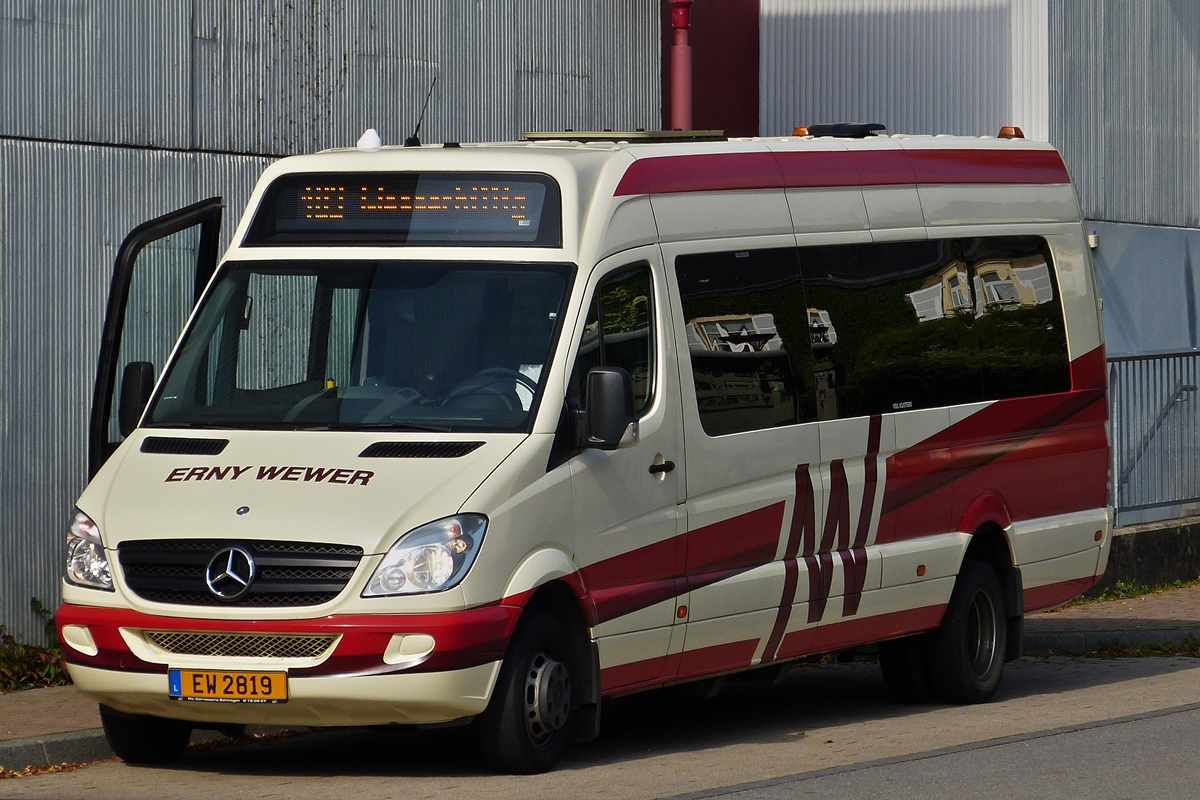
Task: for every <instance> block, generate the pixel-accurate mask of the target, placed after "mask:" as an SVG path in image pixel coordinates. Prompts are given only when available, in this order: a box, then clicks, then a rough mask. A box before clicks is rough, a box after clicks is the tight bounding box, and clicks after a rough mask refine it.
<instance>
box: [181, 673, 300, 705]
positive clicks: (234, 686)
mask: <svg viewBox="0 0 1200 800" xmlns="http://www.w3.org/2000/svg"><path fill="white" fill-rule="evenodd" d="M167 678H168V685H169V689H168V693H169V694H170V696H171V698H172V699H174V700H200V701H206V702H210V703H283V702H286V701H287V696H288V690H287V673H286V672H226V671H223V670H211V669H172V670H169V671H168V672H167Z"/></svg>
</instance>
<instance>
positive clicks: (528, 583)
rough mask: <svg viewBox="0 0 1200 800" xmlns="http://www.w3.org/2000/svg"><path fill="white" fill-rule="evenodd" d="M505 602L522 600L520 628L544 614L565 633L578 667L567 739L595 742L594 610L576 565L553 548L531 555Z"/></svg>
mask: <svg viewBox="0 0 1200 800" xmlns="http://www.w3.org/2000/svg"><path fill="white" fill-rule="evenodd" d="M505 597H506V598H520V600H521V601H523V602H520V605H521V606H522V609H521V615H520V617H518V619H517V627H518V628H519V627H520V626H521V625H522V623H523V622H524V621H525V620H528V619H530V618H532V616H533V615H535V614H542V613H544V614H549V615H551V616H553V617H554V618H555V619H557V620H558V622H559V623H560V624H561V625H562V626H563V628H564V629H565V630H566V631H567V632H568V635H569V636H570V637H571V645H572V657H573V659H574V661H575V665H576V670H574V672H575V673H576V675H575V677H573V678H572V680H573V681H576V682H577V688H578V691H573V692H572V694H573V695H574V697H575V698H577V699H576V700H575V705H576V709H575V711H574V712H573V713H572V716H573V718H574V720H573V722H572V724H571V727H572V734H571V736H572V738H573V739H575V740H576V741H588V740H591V739H594V738H596V736H598V735H599V732H600V651H599V649H598V647H597V645H596V642H595V641H594V640H593V639H592V637H591V633H590V628H591V620H593V619H594V614H595V609H594V608H593V607H591V605H590V603H589V601H588V597H587V595H586V593H585V592H584V590H583V585H582V583H581V582H580V579H579V571H578V569H577V568H576V566H575V563H574V562H573V561H572V560H571V558H570V557H569V556H568V555H567V554H566V553H565V552H563V551H561V550H557V549H545V550H539V551H537V552H535V553H532V554H530V556H529V557H527V558H526V559H525V560H524V561H523V562H521V564H520V565H519V566H518V567H517V569H516V570H515V571H514V573H513V577H512V578H511V579H510V580H509V585H508V587H507V589H506V590H505ZM510 641H511V640H510Z"/></svg>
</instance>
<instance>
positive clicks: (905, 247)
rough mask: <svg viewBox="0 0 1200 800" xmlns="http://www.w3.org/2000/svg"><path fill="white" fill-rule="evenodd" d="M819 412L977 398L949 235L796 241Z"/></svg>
mask: <svg viewBox="0 0 1200 800" xmlns="http://www.w3.org/2000/svg"><path fill="white" fill-rule="evenodd" d="M798 253H799V258H800V270H801V274H802V275H803V277H804V288H805V291H806V292H807V294H808V303H809V306H810V307H811V309H812V313H811V316H812V318H813V330H814V333H819V334H820V335H819V336H815V337H814V339H813V357H814V359H815V369H816V380H817V383H818V387H819V388H818V410H819V414H818V416H819V418H820V419H838V418H842V417H857V416H863V415H866V414H883V413H888V412H892V411H907V410H909V409H915V408H932V407H936V406H948V405H954V404H957V403H971V402H975V401H979V400H982V399H983V385H982V378H981V375H980V368H979V363H978V359H977V358H976V349H977V348H976V343H975V330H974V318H973V311H972V309H973V305H972V300H971V293H970V278H969V275H968V270H967V265H966V263H965V262H964V260H963V258H962V254H961V253H960V252H959V247H958V243H957V242H956V241H955V240H948V239H943V240H933V241H920V242H894V243H893V242H889V243H880V244H864V245H838V246H829V247H802V248H800V249H799V251H798Z"/></svg>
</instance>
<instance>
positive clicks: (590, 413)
mask: <svg viewBox="0 0 1200 800" xmlns="http://www.w3.org/2000/svg"><path fill="white" fill-rule="evenodd" d="M584 398H585V402H586V404H587V405H586V407H585V411H584V412H583V417H584V431H583V437H582V438H583V441H582V442H581V443H580V444H581V445H582V446H583V447H591V448H595V449H597V450H616V449H618V448H621V447H632V446H633V445H635V444H637V441H638V418H637V413H636V412H635V411H634V410H633V379H632V378H630V377H629V373H628V372H627V371H626V370H624V369H622V368H621V367H593V368H592V369H591V370H589V371H588V374H587V386H586V394H585V395H584Z"/></svg>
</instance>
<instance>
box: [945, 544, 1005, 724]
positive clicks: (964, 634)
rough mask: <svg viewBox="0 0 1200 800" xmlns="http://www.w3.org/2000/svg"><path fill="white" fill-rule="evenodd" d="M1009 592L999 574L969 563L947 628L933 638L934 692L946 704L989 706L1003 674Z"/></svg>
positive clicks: (960, 578) (950, 607) (956, 591)
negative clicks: (1005, 602) (982, 704)
mask: <svg viewBox="0 0 1200 800" xmlns="http://www.w3.org/2000/svg"><path fill="white" fill-rule="evenodd" d="M1007 622H1008V615H1007V613H1006V611H1005V605H1004V592H1003V591H1002V590H1001V588H1000V579H999V578H997V577H996V573H995V571H994V570H993V569H992V568H991V567H990V566H988V565H987V564H985V563H983V562H981V561H964V562H963V566H962V570H961V571H960V572H959V574H958V580H957V581H955V583H954V591H953V592H952V593H951V595H950V604H949V605H948V606H947V607H946V615H945V617H944V618H943V619H942V625H941V627H940V628H938V629H937V630H936V631H932V632H930V633H929V634H926V635H927V636H928V640H927V644H926V645H925V648H924V649H925V669H926V675H927V676H928V678H929V687H930V689H931V690H932V692H933V695H934V697H935V698H937V699H938V700H940V701H942V702H945V703H986V702H987V701H988V700H991V699H992V695H993V694H995V693H996V688H997V687H998V686H999V685H1000V678H1001V676H1002V675H1003V674H1004V652H1005V646H1006V644H1007V640H1008V625H1007Z"/></svg>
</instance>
